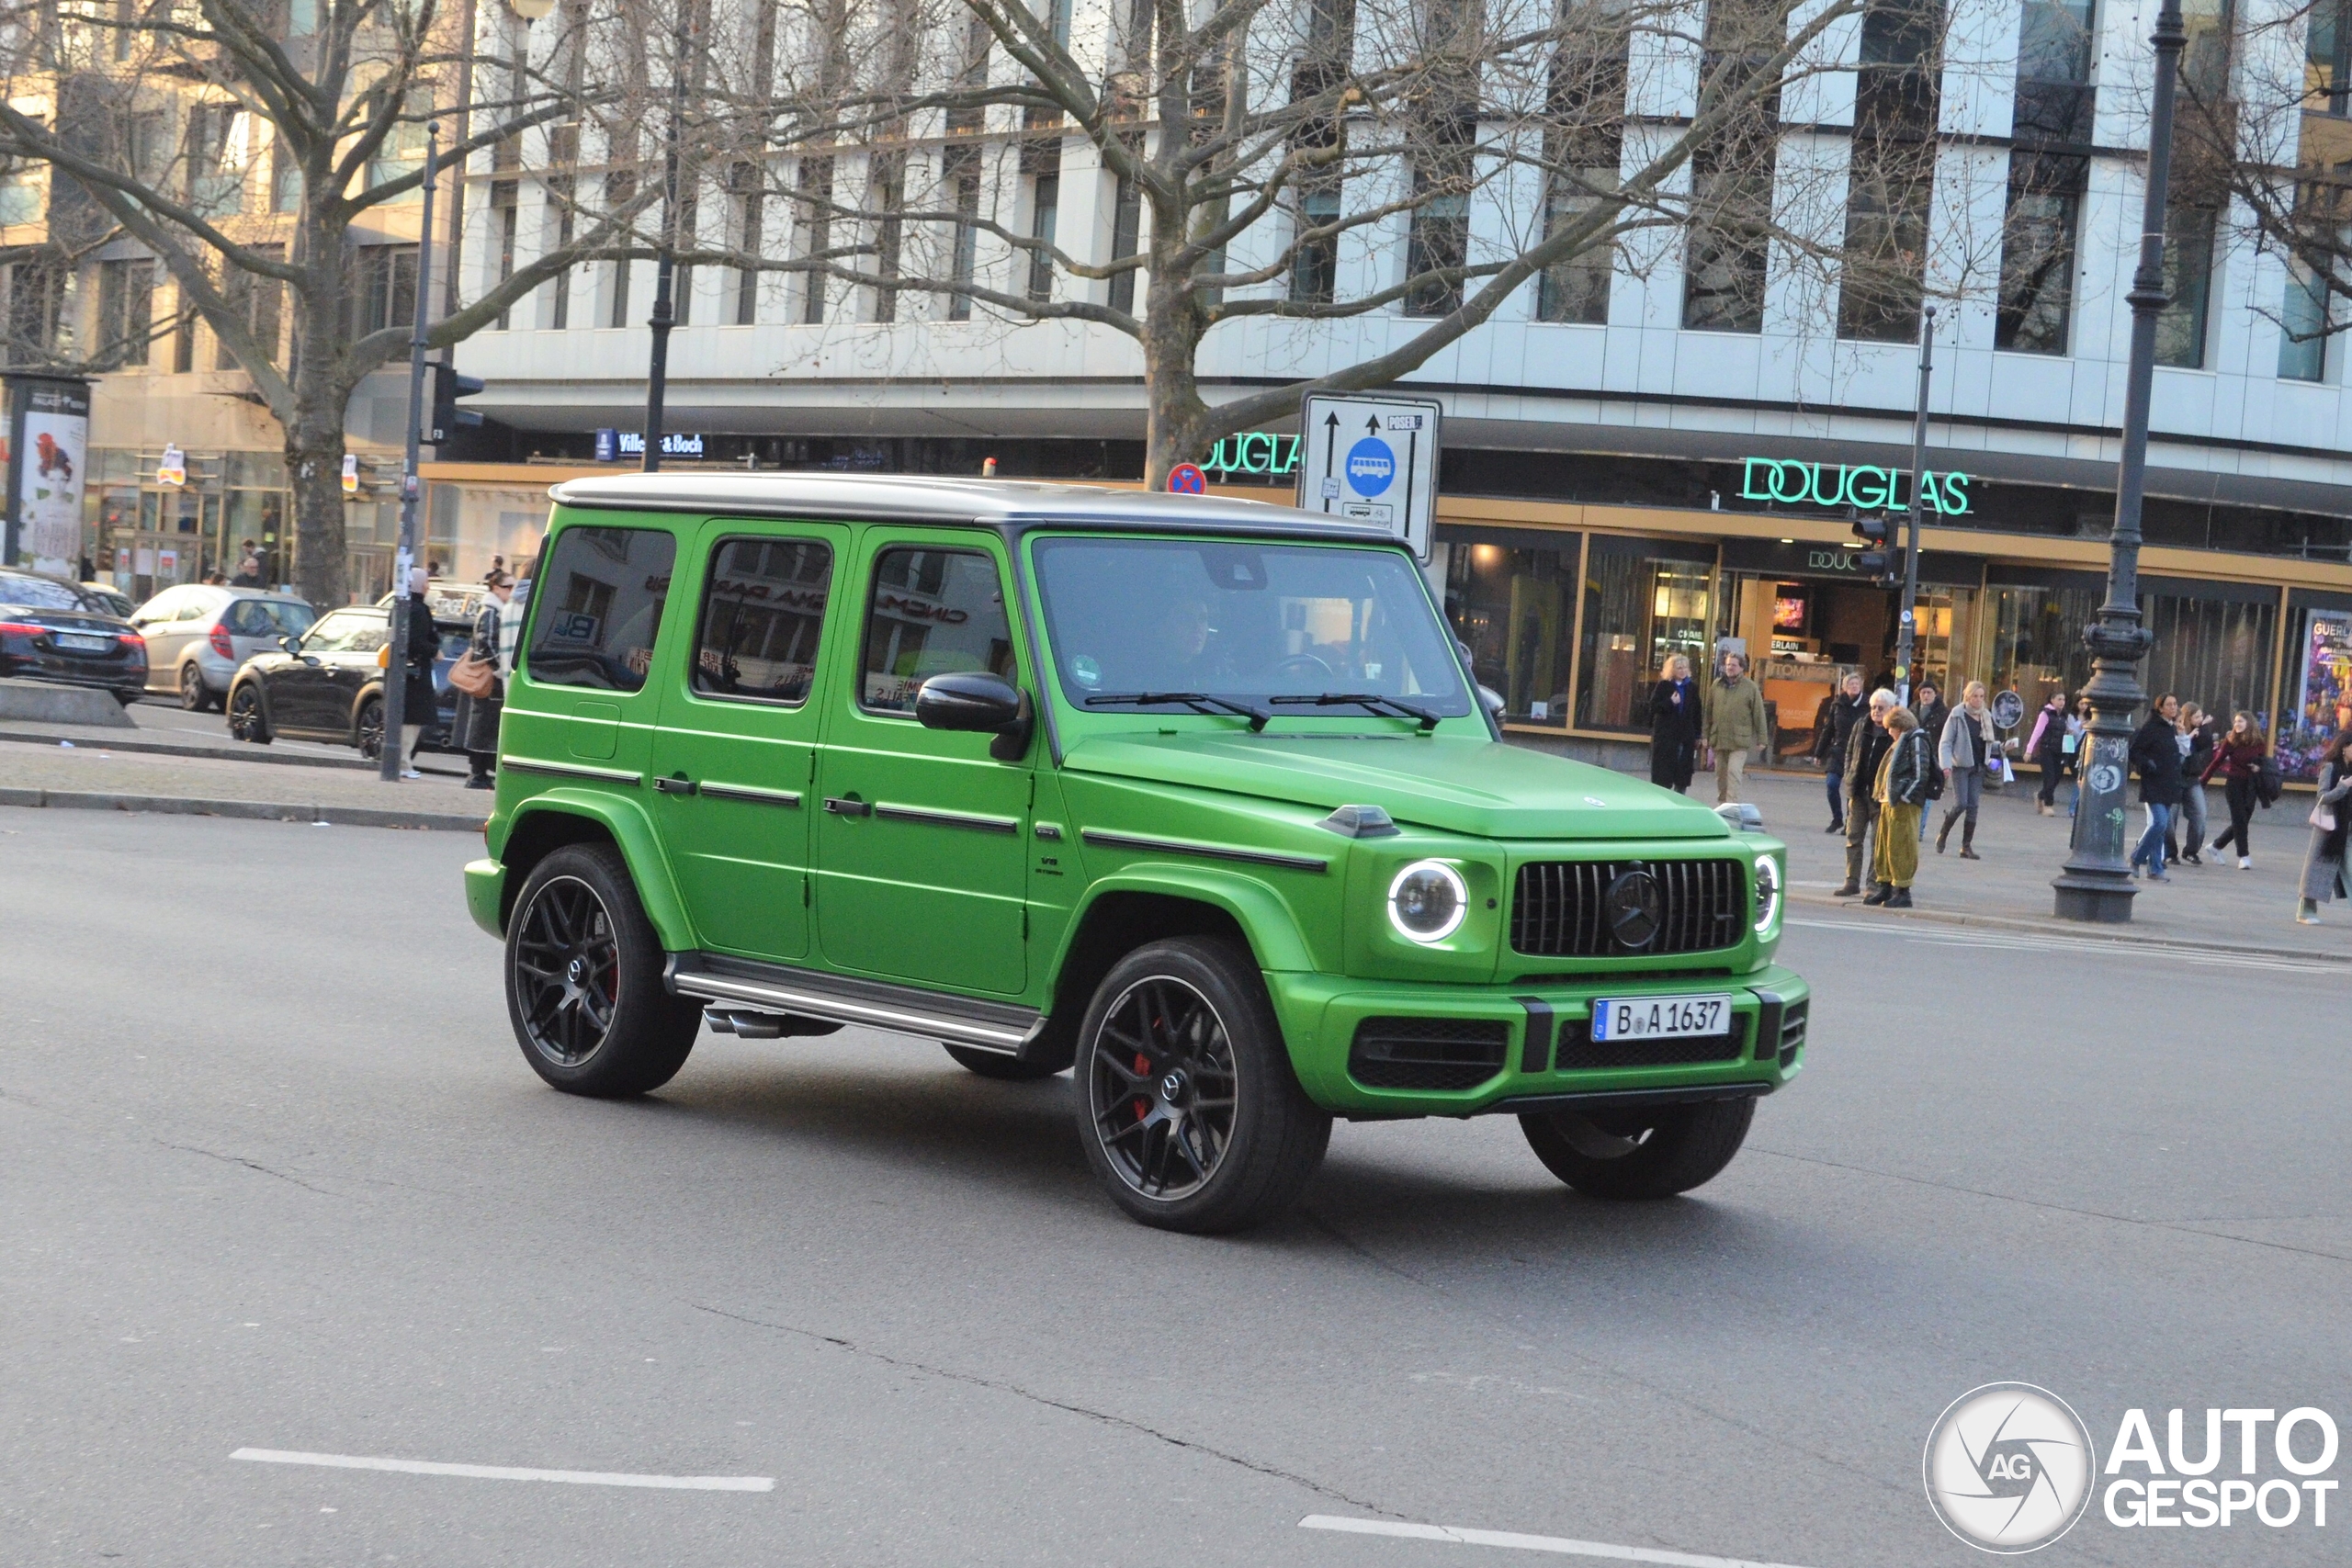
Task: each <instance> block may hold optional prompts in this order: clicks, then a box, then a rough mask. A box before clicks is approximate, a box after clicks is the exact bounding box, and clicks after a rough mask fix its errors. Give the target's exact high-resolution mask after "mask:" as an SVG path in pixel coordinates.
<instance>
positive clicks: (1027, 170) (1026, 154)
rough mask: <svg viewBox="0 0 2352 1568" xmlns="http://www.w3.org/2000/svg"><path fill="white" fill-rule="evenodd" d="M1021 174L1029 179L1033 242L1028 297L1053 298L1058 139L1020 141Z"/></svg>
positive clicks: (1059, 176)
mask: <svg viewBox="0 0 2352 1568" xmlns="http://www.w3.org/2000/svg"><path fill="white" fill-rule="evenodd" d="M1021 162H1022V164H1023V169H1022V172H1023V174H1026V175H1029V176H1030V182H1031V183H1030V209H1029V237H1030V238H1031V239H1033V240H1035V241H1036V242H1037V244H1036V248H1035V249H1034V250H1032V251H1031V252H1030V253H1029V269H1028V270H1029V289H1028V291H1029V298H1030V299H1052V298H1053V297H1054V253H1053V243H1054V230H1055V228H1056V227H1057V224H1058V223H1059V222H1060V220H1061V204H1062V144H1061V142H1060V141H1058V140H1054V141H1029V142H1024V143H1023V145H1022V149H1021Z"/></svg>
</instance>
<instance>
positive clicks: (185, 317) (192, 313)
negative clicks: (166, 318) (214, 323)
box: [172, 295, 196, 375]
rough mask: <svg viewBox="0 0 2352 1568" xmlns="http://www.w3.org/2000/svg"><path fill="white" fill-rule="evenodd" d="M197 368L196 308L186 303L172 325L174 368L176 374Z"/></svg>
mask: <svg viewBox="0 0 2352 1568" xmlns="http://www.w3.org/2000/svg"><path fill="white" fill-rule="evenodd" d="M183 298H185V295H183ZM195 368H196V308H195V307H194V306H192V305H184V306H182V307H181V309H180V313H179V315H178V317H177V319H176V320H175V321H174V323H173V327H172V370H173V373H174V374H175V375H186V374H187V372H189V371H191V370H193V369H195Z"/></svg>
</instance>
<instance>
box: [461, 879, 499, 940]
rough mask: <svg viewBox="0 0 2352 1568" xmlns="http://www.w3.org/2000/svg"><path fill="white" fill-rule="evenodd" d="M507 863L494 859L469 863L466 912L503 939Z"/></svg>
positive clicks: (477, 923)
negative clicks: (505, 864)
mask: <svg viewBox="0 0 2352 1568" xmlns="http://www.w3.org/2000/svg"><path fill="white" fill-rule="evenodd" d="M505 892H506V867H505V866H504V865H503V864H501V863H499V862H497V861H494V860H473V861H468V862H467V863H466V913H467V914H469V915H471V916H472V917H473V918H474V924H476V925H478V926H480V927H481V929H482V930H484V931H488V932H489V933H490V934H491V935H492V936H494V937H496V938H498V939H499V940H500V941H502V942H503V941H504V940H505V939H506V923H505V920H504V919H503V913H504V902H505Z"/></svg>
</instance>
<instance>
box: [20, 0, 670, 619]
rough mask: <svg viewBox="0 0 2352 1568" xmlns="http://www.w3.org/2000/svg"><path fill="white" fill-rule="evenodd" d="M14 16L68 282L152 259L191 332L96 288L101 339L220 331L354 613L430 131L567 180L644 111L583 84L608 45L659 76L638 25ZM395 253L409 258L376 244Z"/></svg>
mask: <svg viewBox="0 0 2352 1568" xmlns="http://www.w3.org/2000/svg"><path fill="white" fill-rule="evenodd" d="M10 20H11V21H13V23H14V27H13V28H12V29H11V32H10V35H9V36H10V39H11V41H12V43H13V44H14V46H15V47H14V49H13V52H12V54H11V58H10V59H9V62H8V75H7V89H8V91H7V93H6V97H5V99H0V159H6V160H8V161H10V162H11V163H14V164H46V165H47V166H48V167H49V169H50V171H51V202H50V226H51V254H52V256H53V259H54V264H55V265H58V266H60V267H61V268H63V269H66V270H69V271H70V270H71V268H72V267H73V266H74V265H76V264H77V263H78V260H79V258H80V257H82V256H85V255H86V254H88V253H89V252H90V251H91V250H94V249H96V247H97V246H99V245H103V244H107V243H113V242H115V241H118V240H128V241H130V242H132V243H135V245H136V246H137V247H138V248H139V249H140V250H142V251H143V252H144V253H145V254H146V256H147V257H148V258H152V265H153V267H159V268H160V269H161V270H162V272H163V274H164V276H165V277H166V278H167V279H168V281H169V282H170V283H171V284H172V285H174V286H175V290H176V295H177V299H178V300H179V306H178V310H177V311H176V312H175V314H176V317H177V319H178V322H179V323H180V324H179V325H177V326H176V327H173V326H166V327H164V328H163V329H157V328H156V327H154V326H153V325H152V324H151V322H150V321H147V320H142V319H141V310H142V309H143V304H142V301H141V300H140V299H130V300H124V299H122V298H121V296H122V293H123V288H121V287H120V286H118V287H117V288H115V290H114V292H113V294H112V295H111V296H109V295H107V290H106V284H107V278H103V277H102V279H101V296H102V297H101V301H100V304H101V309H100V310H98V312H97V316H98V318H99V321H100V326H99V329H98V332H97V333H96V335H97V336H98V337H99V338H101V339H113V338H117V337H124V338H127V337H129V336H130V335H132V334H136V333H147V332H154V331H157V330H165V331H179V332H185V331H187V330H188V329H189V327H190V326H191V325H192V323H193V322H194V321H197V320H201V321H203V322H204V324H205V325H206V326H207V327H209V329H210V331H211V334H212V336H213V339H214V340H215V341H216V343H217V344H218V345H219V351H220V356H221V357H222V359H223V360H225V361H226V362H227V363H228V364H229V365H232V366H233V367H235V368H237V369H240V370H242V371H243V373H244V375H245V377H246V378H248V380H249V381H250V384H251V391H252V395H253V396H254V398H256V399H257V400H259V401H260V402H261V403H263V404H264V405H266V407H267V408H268V410H269V411H270V412H271V413H272V414H273V415H275V416H276V417H277V421H278V423H279V425H280V426H281V427H282V429H283V431H284V436H285V455H286V464H287V470H288V479H289V482H290V484H291V486H292V489H293V495H294V514H295V520H294V531H295V536H296V538H297V541H298V548H297V576H298V580H299V584H300V589H301V591H302V592H303V593H304V595H305V596H307V597H308V598H310V599H311V600H312V601H313V602H315V603H318V604H342V603H344V602H345V599H346V598H347V596H348V584H347V582H346V581H345V576H346V573H345V539H344V498H343V494H342V491H341V469H342V463H343V456H344V447H345V439H344V421H345V409H346V406H347V405H348V403H349V402H350V400H351V397H352V394H353V392H354V390H355V389H356V388H357V387H358V385H359V383H360V382H361V380H362V379H363V378H365V377H366V376H367V375H368V373H369V372H370V371H372V370H374V369H376V368H377V367H379V366H381V365H382V364H384V363H385V362H386V361H387V360H388V359H390V358H392V357H394V356H396V355H402V354H404V353H405V351H406V348H407V345H408V343H409V340H410V337H411V334H412V332H413V321H412V319H411V312H412V310H413V301H414V299H415V288H416V278H417V271H416V257H417V254H418V253H417V249H416V244H415V242H417V241H418V239H419V238H420V236H419V235H418V233H417V223H416V220H415V219H414V217H413V207H412V205H411V204H413V203H414V202H415V201H416V199H417V197H418V196H419V194H420V190H421V186H422V183H423V176H424V136H425V131H426V127H427V126H428V124H436V125H437V126H438V127H439V129H440V130H441V132H442V137H441V143H440V145H441V147H442V149H443V152H444V155H445V157H449V158H453V159H464V158H466V157H469V156H470V155H472V154H475V153H478V152H488V151H489V150H492V149H497V148H507V149H512V148H515V146H516V145H517V144H519V143H520V142H521V141H523V140H524V138H525V137H526V134H527V135H528V136H529V137H530V138H531V140H532V141H533V142H534V143H535V144H536V145H537V146H540V147H543V148H545V149H546V151H547V152H548V157H549V159H550V160H551V161H553V162H558V163H561V164H567V165H568V164H570V163H571V161H572V160H574V159H576V158H577V157H578V155H579V146H580V130H581V127H582V124H583V123H586V124H588V125H590V126H591V127H592V128H618V127H622V126H633V125H635V124H636V123H638V122H639V121H640V120H641V119H642V118H643V116H644V113H645V106H644V105H643V103H642V102H641V101H634V100H632V98H631V96H630V87H631V85H632V84H631V79H630V78H629V77H628V76H627V75H625V74H623V73H617V72H616V73H612V74H611V75H609V76H607V75H605V74H604V73H597V72H594V71H590V70H584V69H582V66H583V63H585V62H589V60H590V57H591V53H592V51H594V49H595V48H596V47H597V46H598V43H599V37H600V35H599V26H601V29H602V38H603V40H604V42H605V46H606V47H607V48H609V49H611V50H612V51H613V54H614V57H615V58H616V59H618V58H623V57H627V58H634V59H638V60H642V58H643V50H644V47H645V45H644V39H643V38H642V36H641V28H639V27H638V26H636V25H635V24H633V23H632V22H631V21H630V20H629V18H628V17H626V16H624V15H621V14H619V13H617V12H612V11H608V12H607V13H606V15H605V17H604V18H603V19H602V22H601V24H594V22H593V19H592V17H591V15H590V13H589V11H588V10H587V9H586V7H584V6H575V7H572V8H570V9H567V10H566V11H564V12H563V13H561V15H560V19H559V20H557V21H555V22H552V23H549V24H545V25H544V26H543V28H541V29H539V30H541V32H542V37H541V38H540V39H539V40H537V43H536V45H534V46H531V47H517V48H516V49H515V50H514V51H511V52H501V51H500V50H499V49H497V48H496V47H494V45H493V46H492V47H478V46H477V45H476V42H475V40H474V39H469V38H468V37H466V36H464V34H463V32H462V29H461V28H460V26H459V24H458V21H457V20H456V19H454V18H452V17H448V16H446V15H445V14H444V13H443V12H442V11H441V9H440V8H439V7H438V6H437V4H436V0H186V3H183V4H178V5H164V4H158V5H146V4H139V3H134V0H119V3H118V0H104V3H96V0H91V3H85V4H70V3H69V4H67V5H65V6H58V5H57V4H55V3H54V0H32V4H31V5H30V6H25V7H20V8H18V9H17V11H16V12H15V13H14V15H13V17H11V18H10ZM548 34H553V35H554V36H548ZM484 36H485V37H486V38H490V37H494V35H493V34H492V32H491V31H490V30H489V29H485V35H484ZM517 41H518V43H519V42H520V41H521V40H517ZM642 75H643V73H642V72H641V71H640V72H639V73H638V74H637V77H636V79H635V80H637V81H641V80H642ZM608 82H609V83H610V84H611V85H606V84H607V83H608ZM597 140H598V141H600V142H601V143H603V144H605V145H611V144H614V143H613V141H610V140H607V139H605V138H598V139H597ZM628 156H630V157H634V156H636V154H634V153H630V154H628ZM555 177H556V176H552V175H551V176H550V178H551V179H553V178H555ZM454 184H455V182H454V181H452V182H449V186H454ZM449 186H444V189H445V190H447V188H449ZM566 189H567V197H568V190H569V187H566ZM658 194H659V192H658V189H655V188H646V189H641V190H637V191H634V192H630V193H625V194H624V195H622V197H620V198H619V199H616V200H613V201H611V202H609V203H604V204H600V205H599V208H598V209H597V210H596V211H595V212H594V214H593V215H591V216H590V217H589V218H588V219H587V220H586V221H584V222H579V223H573V224H570V225H567V232H566V235H565V237H564V238H563V240H562V241H561V243H549V244H547V245H545V246H543V247H542V248H541V250H540V251H539V253H538V254H537V255H536V256H534V257H533V258H532V259H531V260H530V261H529V262H528V263H527V264H526V265H522V266H520V267H517V268H514V269H511V270H510V271H508V273H507V274H506V275H505V276H503V277H502V278H501V279H499V280H498V281H497V282H495V283H494V284H493V286H492V287H491V288H487V289H485V290H484V291H483V292H482V293H481V295H480V296H479V297H478V298H476V299H473V300H471V301H470V302H469V303H465V304H463V305H461V306H459V307H458V308H456V309H454V310H449V311H447V313H445V314H443V315H442V316H441V317H440V319H439V320H438V321H436V322H435V325H434V326H433V327H432V329H431V334H430V341H431V342H432V343H433V344H435V345H436V346H447V345H448V344H455V343H457V342H458V341H459V340H461V339H463V338H465V337H466V336H468V335H469V333H473V332H475V331H476V330H478V329H480V328H481V327H482V326H484V325H486V324H488V323H489V322H491V321H493V320H495V319H497V318H498V317H499V316H500V314H501V313H502V312H503V311H505V310H507V309H508V308H509V307H510V306H512V305H513V304H514V303H515V301H516V300H517V299H521V298H523V297H524V296H525V295H526V294H527V293H528V292H529V291H530V290H532V289H533V288H536V287H537V286H538V285H539V284H541V283H543V282H545V281H547V280H548V279H551V278H557V277H560V276H564V275H565V274H566V273H567V271H568V270H569V269H570V268H571V267H572V266H574V265H577V264H578V263H579V262H581V261H582V260H583V259H585V258H588V257H591V256H594V255H598V254H607V253H608V252H609V251H610V250H611V249H612V248H613V247H614V246H616V245H618V244H626V243H628V233H629V230H630V227H631V225H632V224H633V223H634V221H635V220H636V219H637V216H638V214H639V212H640V211H641V210H642V209H644V208H646V207H647V206H648V205H649V204H650V203H651V202H652V201H653V200H654V199H655V198H656V197H657V196H658ZM445 210H446V209H445ZM436 227H438V225H437V224H436ZM433 238H435V237H434V236H424V239H425V240H426V241H427V242H428V243H429V242H430V241H431V240H432V239H433ZM392 239H405V240H407V241H408V242H410V243H407V244H397V243H370V242H382V241H386V240H392ZM444 254H445V258H446V252H445V253H444ZM445 265H446V262H445ZM153 281H154V279H153V275H152V272H151V273H150V274H149V275H148V277H147V279H146V281H145V282H144V283H143V284H142V285H141V287H142V288H150V289H152V287H153ZM94 346H95V349H96V352H95V353H92V354H88V355H84V358H85V360H86V361H88V362H89V363H90V364H91V365H92V367H96V368H103V367H105V366H106V365H107V363H109V362H110V359H109V356H110V355H113V354H114V353H116V352H117V351H118V347H119V345H118V344H116V343H114V342H111V341H106V342H100V343H99V344H96V345H94Z"/></svg>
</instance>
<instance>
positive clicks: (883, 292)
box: [871, 152, 907, 321]
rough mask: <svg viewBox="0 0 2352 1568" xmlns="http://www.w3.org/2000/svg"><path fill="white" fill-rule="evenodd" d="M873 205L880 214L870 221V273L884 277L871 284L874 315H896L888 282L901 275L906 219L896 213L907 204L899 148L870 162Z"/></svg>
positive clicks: (881, 318) (894, 318)
mask: <svg viewBox="0 0 2352 1568" xmlns="http://www.w3.org/2000/svg"><path fill="white" fill-rule="evenodd" d="M873 169H874V172H873V175H872V176H871V177H872V180H873V189H874V207H875V210H876V212H878V213H879V214H880V216H879V217H878V218H877V219H876V220H875V224H874V273H875V276H877V277H880V278H883V279H885V280H886V281H884V282H882V283H879V284H877V285H876V286H875V289H874V319H875V320H876V321H897V320H898V319H899V290H898V289H897V288H894V287H892V285H893V284H894V283H895V282H896V281H897V280H898V278H899V276H901V271H902V266H903V259H904V255H905V252H906V243H907V223H906V220H905V219H903V218H901V217H900V216H899V214H900V213H901V212H904V211H905V210H906V206H907V160H906V155H905V154H904V153H901V152H884V153H877V154H876V156H875V158H874V162H873Z"/></svg>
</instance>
